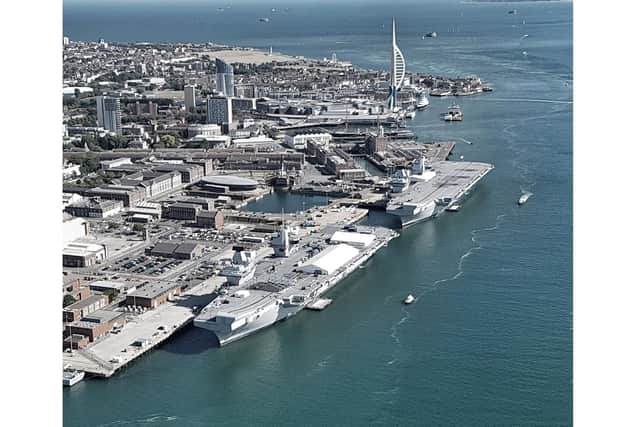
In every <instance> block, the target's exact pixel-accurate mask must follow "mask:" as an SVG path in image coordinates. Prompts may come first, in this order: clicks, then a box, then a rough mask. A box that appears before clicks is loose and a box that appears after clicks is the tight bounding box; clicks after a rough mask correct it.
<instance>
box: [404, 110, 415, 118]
mask: <svg viewBox="0 0 640 427" xmlns="http://www.w3.org/2000/svg"><path fill="white" fill-rule="evenodd" d="M404 116H405V117H406V118H407V119H415V118H416V112H415V111H407V112H406V113H404Z"/></svg>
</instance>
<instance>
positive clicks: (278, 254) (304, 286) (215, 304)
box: [193, 225, 397, 346]
mask: <svg viewBox="0 0 640 427" xmlns="http://www.w3.org/2000/svg"><path fill="white" fill-rule="evenodd" d="M330 227H334V228H335V226H330ZM290 231H291V229H290V228H289V227H287V226H285V225H283V226H282V229H281V230H280V233H279V234H278V236H276V237H274V239H272V241H271V246H272V248H273V251H274V252H273V255H272V256H271V257H267V258H264V259H262V261H261V262H260V263H258V265H257V269H256V272H255V276H254V277H252V279H249V280H247V281H245V282H243V284H244V285H233V284H230V285H231V286H229V285H227V286H226V287H225V288H223V289H222V290H221V292H220V295H219V296H217V297H216V298H215V299H214V300H213V301H212V302H211V303H209V305H207V306H206V307H205V308H204V309H203V310H202V311H201V312H200V313H199V314H198V316H197V317H196V318H195V319H194V321H193V324H194V326H196V327H200V328H203V329H207V330H209V331H212V332H213V333H214V334H215V335H216V337H217V339H218V343H219V345H220V346H224V345H227V344H229V343H232V342H234V341H237V340H239V339H241V338H244V337H246V336H248V335H250V334H252V333H254V332H258V331H260V330H261V329H264V328H266V327H267V326H270V325H273V324H274V323H276V322H279V321H282V320H286V319H287V318H289V317H291V316H293V315H295V314H297V313H298V312H299V311H301V310H302V309H304V308H305V307H306V306H307V305H309V304H312V303H313V302H314V301H316V300H317V299H318V298H319V297H320V296H321V295H323V294H324V293H326V292H327V291H328V290H330V289H331V288H332V287H333V286H335V285H336V284H337V283H338V282H339V281H341V280H342V279H343V278H345V277H346V276H348V275H349V274H350V273H351V272H353V271H354V270H355V269H357V268H358V267H359V266H360V265H362V264H363V263H364V262H366V261H367V260H368V259H369V258H370V257H371V256H373V254H374V253H375V252H376V251H377V250H378V249H380V248H381V247H383V246H384V245H386V243H387V242H388V241H389V240H390V239H392V238H394V237H396V236H397V234H396V233H395V232H393V231H392V230H389V229H385V228H381V227H376V228H370V229H368V231H367V232H360V233H358V232H345V231H337V232H334V234H333V237H332V238H331V239H332V243H331V244H328V243H327V242H326V235H325V234H324V231H323V232H322V233H321V234H319V235H316V236H311V235H308V236H305V237H304V238H301V239H300V242H299V243H298V244H297V245H292V243H291V239H290V238H289V234H290ZM325 231H326V230H325ZM345 242H349V244H347V243H345Z"/></svg>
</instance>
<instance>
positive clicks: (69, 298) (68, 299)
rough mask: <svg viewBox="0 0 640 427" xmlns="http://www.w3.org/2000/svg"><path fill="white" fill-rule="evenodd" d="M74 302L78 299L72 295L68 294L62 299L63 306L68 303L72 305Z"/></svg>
mask: <svg viewBox="0 0 640 427" xmlns="http://www.w3.org/2000/svg"><path fill="white" fill-rule="evenodd" d="M74 302H76V299H75V298H74V297H73V296H72V295H69V294H67V295H65V296H64V298H63V299H62V307H66V306H68V305H71V304H73V303H74Z"/></svg>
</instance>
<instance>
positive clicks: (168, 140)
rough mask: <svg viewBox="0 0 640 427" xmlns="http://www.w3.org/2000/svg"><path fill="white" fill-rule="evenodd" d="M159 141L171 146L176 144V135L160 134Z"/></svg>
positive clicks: (168, 146)
mask: <svg viewBox="0 0 640 427" xmlns="http://www.w3.org/2000/svg"><path fill="white" fill-rule="evenodd" d="M160 142H161V143H162V144H163V145H164V146H165V147H167V148H173V147H175V146H176V145H177V142H176V137H175V136H173V135H162V137H160Z"/></svg>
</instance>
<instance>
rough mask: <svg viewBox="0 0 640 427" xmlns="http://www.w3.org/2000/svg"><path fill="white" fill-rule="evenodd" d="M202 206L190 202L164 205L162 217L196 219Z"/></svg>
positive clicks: (184, 219) (183, 219)
mask: <svg viewBox="0 0 640 427" xmlns="http://www.w3.org/2000/svg"><path fill="white" fill-rule="evenodd" d="M201 210H202V207H200V206H198V205H194V204H190V203H180V202H178V203H172V204H170V205H166V206H163V207H162V218H168V219H178V220H182V221H195V220H196V216H197V215H198V213H199V212H200V211H201Z"/></svg>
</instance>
